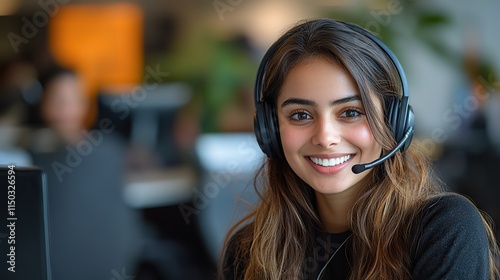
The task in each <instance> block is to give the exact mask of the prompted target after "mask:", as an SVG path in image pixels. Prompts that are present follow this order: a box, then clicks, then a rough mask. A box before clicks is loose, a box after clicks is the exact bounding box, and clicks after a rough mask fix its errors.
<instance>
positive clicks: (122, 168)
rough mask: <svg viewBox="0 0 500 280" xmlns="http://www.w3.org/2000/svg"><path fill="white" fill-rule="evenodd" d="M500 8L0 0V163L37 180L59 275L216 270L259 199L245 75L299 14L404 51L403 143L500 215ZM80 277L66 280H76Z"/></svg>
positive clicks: (405, 1)
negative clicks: (410, 120) (409, 137)
mask: <svg viewBox="0 0 500 280" xmlns="http://www.w3.org/2000/svg"><path fill="white" fill-rule="evenodd" d="M499 11H500V3H499V2H498V1H494V0H483V1H476V2H472V1H465V0H458V1H430V0H425V1H423V0H422V1H411V0H376V1H365V0H358V1H347V0H332V1H326V0H314V1H283V0H281V1H278V0H273V1H254V0H239V1H235V0H231V1H229V0H214V1H201V0H197V1H196V0H189V1H168V0H167V1H159V0H148V1H146V0H144V1H139V0H138V1H112V0H109V1H97V0H22V1H20V0H2V1H1V3H0V164H9V163H14V164H16V165H18V166H22V165H38V166H41V167H42V168H43V169H44V170H45V172H46V173H47V176H48V181H49V207H50V218H51V220H50V224H51V235H52V236H51V238H52V240H51V241H52V264H53V270H54V272H53V273H54V279H55V280H65V279H155V280H156V279H158V280H160V279H162V280H163V279H213V278H214V275H215V273H214V272H215V267H216V264H217V261H218V257H219V253H220V251H219V250H220V246H221V244H222V242H223V238H224V235H225V233H226V232H227V230H228V229H229V227H230V226H231V225H232V224H234V222H235V221H237V219H238V218H239V217H241V216H242V215H244V214H245V212H246V211H247V210H248V209H249V207H251V206H252V203H253V202H255V201H256V195H255V193H254V192H253V185H252V184H253V182H252V180H253V174H254V172H255V170H256V169H257V168H258V167H259V165H260V164H261V163H262V160H263V155H262V153H261V152H260V150H259V149H258V146H257V145H256V142H255V139H254V137H253V134H252V129H253V127H252V125H253V123H252V117H253V111H254V108H253V82H254V77H255V72H256V68H257V66H258V63H259V60H260V59H261V57H262V56H263V54H264V52H265V50H266V49H267V47H269V46H270V45H271V44H272V42H273V41H274V40H275V39H277V38H278V36H279V35H280V34H281V33H282V32H284V31H285V30H286V29H288V28H289V27H291V26H293V25H294V24H295V23H296V22H297V21H298V20H301V19H304V18H313V17H334V18H338V19H343V20H348V21H353V22H355V23H357V24H359V25H360V26H362V27H365V28H367V29H369V30H371V31H373V32H375V33H377V34H378V35H379V37H380V38H381V39H382V40H383V41H384V42H386V43H387V44H388V45H389V47H390V48H391V49H393V51H394V52H395V53H396V55H397V56H398V57H399V58H400V60H401V62H402V64H403V67H404V68H405V71H406V74H407V76H408V80H409V85H410V91H411V93H410V95H411V103H412V105H413V108H414V111H415V114H416V137H415V142H418V143H419V144H421V145H423V146H424V147H425V149H426V151H427V152H428V154H429V156H431V157H432V159H434V160H435V164H436V168H437V171H438V174H439V176H440V177H441V178H442V179H443V181H444V182H445V183H447V185H448V187H449V188H450V189H451V190H455V191H459V192H461V193H464V194H466V195H467V196H469V197H471V198H472V199H473V200H474V201H475V203H476V204H477V205H478V206H479V207H480V208H481V209H483V210H484V211H486V212H487V213H488V214H489V215H490V216H491V217H492V218H493V220H494V221H495V222H496V223H497V224H499V223H500V205H499V204H498V201H499V199H500V186H499V184H498V182H499V181H500V180H499V179H500V178H498V177H499V175H498V174H500V173H499V172H498V171H497V170H498V169H499V167H500V123H499V120H500V92H499V91H500V81H499V76H498V73H499V71H500V55H499V54H498V45H500V33H499V32H498V26H499V23H500V22H499V19H498V18H499V17H498V12H499ZM79 277H80V278H79Z"/></svg>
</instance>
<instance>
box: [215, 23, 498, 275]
mask: <svg viewBox="0 0 500 280" xmlns="http://www.w3.org/2000/svg"><path fill="white" fill-rule="evenodd" d="M280 40H281V44H280V46H279V47H278V48H277V49H276V52H275V54H274V55H273V56H272V57H271V58H270V60H269V62H268V65H267V67H266V70H265V71H266V72H265V80H264V83H263V89H262V90H263V95H264V99H265V100H266V102H270V103H269V104H272V105H274V106H276V100H277V96H278V94H279V92H280V89H281V86H282V84H283V80H284V78H285V76H286V75H287V73H288V72H289V71H290V70H291V69H292V68H293V67H294V66H296V65H297V64H298V63H300V62H301V61H303V60H305V59H309V58H312V57H321V58H324V59H329V60H334V61H336V62H337V63H339V64H340V65H342V66H343V67H344V68H345V69H346V70H347V71H348V72H349V73H350V75H351V76H352V77H353V79H354V80H355V82H356V84H357V87H358V90H359V94H360V96H361V101H362V103H363V106H364V109H365V113H366V117H367V121H368V123H369V126H370V128H371V130H372V133H373V135H374V138H375V139H376V141H377V142H379V143H380V144H381V146H382V150H383V153H384V154H385V153H387V151H389V150H391V149H392V148H393V147H394V146H395V140H394V137H393V135H392V133H391V130H390V128H389V125H388V122H387V119H386V118H382V117H381V115H384V116H385V115H386V114H387V110H388V108H387V107H388V106H387V105H388V103H389V102H390V100H392V99H393V98H400V97H401V84H400V78H399V76H398V75H399V74H398V72H397V70H396V68H395V67H394V64H393V62H392V61H391V60H390V58H389V57H388V56H387V54H386V53H385V52H384V51H383V50H382V49H381V48H380V47H379V46H377V45H376V44H375V43H374V42H373V41H372V40H371V39H369V38H368V37H366V35H363V34H361V33H360V32H359V31H357V30H355V29H352V28H350V27H349V26H348V25H346V24H345V23H343V22H340V21H336V20H330V19H318V20H312V21H305V22H302V23H300V24H298V25H297V26H295V27H294V28H292V29H290V30H289V31H288V32H286V33H285V34H284V35H283V36H282V37H281V39H280ZM370 92H373V93H375V94H376V96H377V98H378V99H379V100H380V102H382V104H385V106H384V112H383V114H381V113H380V112H377V111H376V107H375V105H374V104H375V101H374V100H372V99H371V98H370V97H369V93H370ZM367 172H368V171H367ZM363 182H364V189H363V190H362V191H361V193H360V195H359V197H358V198H357V201H356V202H355V204H354V206H353V207H352V209H351V210H350V212H349V217H348V220H349V227H350V229H351V231H352V233H353V234H352V244H353V267H352V272H351V276H350V277H351V279H374V280H379V279H398V280H400V279H411V275H410V271H409V267H410V253H409V251H410V250H409V245H408V244H410V243H411V242H410V241H411V238H412V228H413V226H414V224H413V221H415V220H416V217H417V215H418V214H419V212H420V211H421V209H422V207H424V204H425V203H426V201H428V199H429V198H430V197H432V196H434V195H437V194H439V193H442V192H443V188H442V187H441V184H440V183H439V180H438V179H437V178H436V177H435V176H433V175H432V168H431V162H430V160H429V159H427V158H426V156H425V153H424V151H423V150H422V149H420V148H419V147H418V146H417V145H415V144H412V145H411V146H410V147H409V149H408V150H407V151H405V152H399V151H398V152H397V153H396V154H395V155H394V156H393V157H391V158H390V159H389V160H387V161H385V162H384V164H382V165H379V166H376V167H374V168H373V169H372V170H371V171H369V174H368V175H367V176H366V177H365V179H364V180H363ZM255 185H256V189H257V191H258V193H259V195H260V198H261V200H260V202H259V204H258V205H257V206H256V208H255V210H254V211H253V212H252V213H251V214H250V215H248V216H247V217H245V218H244V219H242V220H241V221H240V222H239V223H237V224H236V225H235V226H234V227H233V228H232V229H231V231H230V232H229V234H228V238H226V247H227V244H228V242H229V237H230V236H231V235H233V234H234V233H235V232H237V231H238V230H239V231H238V244H237V246H236V250H235V251H234V254H235V258H236V259H237V260H239V261H238V262H237V264H236V267H235V269H236V270H238V271H241V272H242V273H243V274H244V279H301V278H302V277H303V273H304V271H303V267H304V260H305V258H306V256H307V252H308V250H309V248H313V247H314V232H313V228H315V227H317V226H318V225H321V222H320V219H319V217H318V213H317V212H316V210H315V195H314V191H313V190H312V188H311V187H309V186H308V185H307V184H306V183H305V182H304V181H302V180H301V179H300V178H299V177H298V176H297V175H296V174H295V172H294V171H293V170H292V169H291V168H290V166H289V165H288V163H287V162H286V160H285V159H284V158H269V159H267V161H266V162H265V164H264V166H263V167H262V168H261V170H260V172H259V173H258V174H257V177H256V184H255ZM483 221H484V224H485V228H486V229H487V232H488V235H489V238H490V245H491V248H492V249H491V252H490V267H491V278H492V279H494V275H495V274H496V273H498V272H497V270H496V266H495V264H494V255H495V254H496V252H497V251H496V250H495V248H496V243H495V239H494V235H493V232H492V230H491V227H490V226H489V224H488V223H487V221H486V219H484V218H483ZM245 225H246V227H244V229H241V228H242V227H243V226H245ZM221 259H224V256H222V258H221ZM220 268H221V266H220Z"/></svg>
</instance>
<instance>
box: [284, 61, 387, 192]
mask: <svg viewBox="0 0 500 280" xmlns="http://www.w3.org/2000/svg"><path fill="white" fill-rule="evenodd" d="M372 97H373V98H374V101H375V106H376V108H377V110H378V112H382V104H381V102H380V101H379V100H378V99H376V98H375V97H374V96H372ZM277 112H278V120H279V127H280V133H281V142H282V145H283V151H284V154H285V157H286V160H287V161H288V163H289V165H290V166H291V168H292V169H293V171H294V172H295V173H296V174H297V175H298V176H299V177H300V178H301V179H302V180H304V181H305V182H306V183H307V184H309V185H310V186H311V187H312V188H313V189H314V190H315V191H316V192H319V193H322V194H336V193H342V192H344V191H346V190H349V189H351V187H352V186H354V185H356V184H357V183H358V182H360V181H361V180H362V179H363V178H364V177H365V176H366V175H367V174H368V173H369V172H370V170H368V171H365V172H362V173H360V174H354V173H353V172H352V171H351V167H352V166H353V165H355V164H360V163H368V162H371V161H373V160H375V159H377V158H378V157H379V156H380V153H381V146H380V145H379V144H378V143H377V142H376V141H375V139H374V137H373V134H372V132H371V130H370V127H369V126H368V122H367V119H366V115H365V111H364V107H363V105H362V103H361V100H360V94H359V92H358V89H357V86H356V84H355V82H354V80H353V79H352V77H351V76H350V74H349V73H348V72H347V71H345V70H344V69H343V68H342V67H341V66H340V65H339V64H338V63H336V62H333V61H330V60H325V59H322V58H312V59H310V60H305V61H303V62H301V63H299V64H298V65H296V66H295V67H294V68H293V69H292V70H291V71H290V72H289V73H288V75H287V76H286V77H285V80H284V83H283V86H282V88H281V91H280V94H279V96H278V100H277ZM380 114H382V113H380ZM380 117H382V116H380Z"/></svg>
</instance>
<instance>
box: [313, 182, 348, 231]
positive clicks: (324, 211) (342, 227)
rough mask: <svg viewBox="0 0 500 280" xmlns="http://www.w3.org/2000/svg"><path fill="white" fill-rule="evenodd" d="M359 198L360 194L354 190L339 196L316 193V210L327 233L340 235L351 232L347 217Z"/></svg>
mask: <svg viewBox="0 0 500 280" xmlns="http://www.w3.org/2000/svg"><path fill="white" fill-rule="evenodd" d="M357 196H358V193H357V192H356V191H355V190H353V189H350V190H346V191H344V192H342V193H338V194H322V193H318V192H316V203H317V205H316V209H317V211H318V215H319V218H320V220H321V222H322V224H323V227H324V228H325V230H326V231H327V232H329V233H340V232H345V231H348V230H349V223H348V219H347V216H348V213H349V211H350V210H351V208H352V206H353V205H354V203H355V201H356V198H357Z"/></svg>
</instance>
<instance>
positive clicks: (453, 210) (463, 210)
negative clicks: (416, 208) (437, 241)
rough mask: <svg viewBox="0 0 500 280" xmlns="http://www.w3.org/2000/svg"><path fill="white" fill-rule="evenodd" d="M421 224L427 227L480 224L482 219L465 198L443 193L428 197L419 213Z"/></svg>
mask: <svg viewBox="0 0 500 280" xmlns="http://www.w3.org/2000/svg"><path fill="white" fill-rule="evenodd" d="M420 214H421V218H422V221H421V222H422V223H423V224H427V226H430V225H433V224H434V223H436V222H441V223H442V222H444V223H445V224H451V223H459V224H461V223H462V222H465V224H467V225H470V226H473V225H472V224H470V223H471V222H476V223H480V224H481V225H482V219H481V215H480V212H479V210H478V209H477V207H476V206H475V205H474V203H473V202H472V201H471V200H470V199H469V198H467V197H465V196H463V195H461V194H458V193H443V194H439V195H435V196H432V197H430V198H429V199H428V200H427V202H426V203H425V206H424V207H423V209H422V211H421V213H420Z"/></svg>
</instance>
